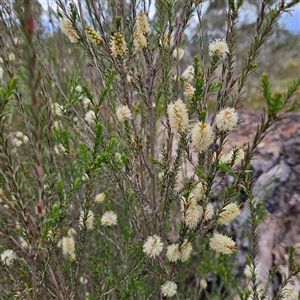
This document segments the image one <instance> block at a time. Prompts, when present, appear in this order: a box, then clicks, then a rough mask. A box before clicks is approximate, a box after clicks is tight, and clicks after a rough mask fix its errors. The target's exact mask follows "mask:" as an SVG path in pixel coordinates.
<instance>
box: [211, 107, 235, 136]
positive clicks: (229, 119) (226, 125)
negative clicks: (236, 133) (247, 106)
mask: <svg viewBox="0 0 300 300" xmlns="http://www.w3.org/2000/svg"><path fill="white" fill-rule="evenodd" d="M238 120H239V119H238V114H237V111H236V110H235V109H234V108H230V107H228V108H224V109H222V110H220V111H219V112H218V114H217V116H216V125H217V127H218V128H219V130H221V131H227V130H228V131H232V130H233V128H234V127H235V126H236V125H237V123H238Z"/></svg>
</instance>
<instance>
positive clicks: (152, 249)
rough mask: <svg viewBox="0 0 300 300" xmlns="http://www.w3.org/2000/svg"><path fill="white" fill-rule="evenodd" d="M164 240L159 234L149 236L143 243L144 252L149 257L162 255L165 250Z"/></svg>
mask: <svg viewBox="0 0 300 300" xmlns="http://www.w3.org/2000/svg"><path fill="white" fill-rule="evenodd" d="M163 246H164V244H163V242H162V241H161V238H160V237H159V236H158V235H153V236H149V237H148V239H147V241H146V242H145V243H144V245H143V252H144V253H145V254H146V255H147V256H149V257H155V256H158V255H160V253H161V252H162V251H163Z"/></svg>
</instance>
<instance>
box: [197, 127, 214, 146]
mask: <svg viewBox="0 0 300 300" xmlns="http://www.w3.org/2000/svg"><path fill="white" fill-rule="evenodd" d="M213 135H214V132H213V130H212V127H211V126H210V125H209V124H207V123H202V122H199V123H198V124H196V125H195V126H194V128H193V129H192V145H193V146H194V147H195V148H196V150H197V151H205V150H207V148H208V147H209V145H210V144H211V143H212V141H213Z"/></svg>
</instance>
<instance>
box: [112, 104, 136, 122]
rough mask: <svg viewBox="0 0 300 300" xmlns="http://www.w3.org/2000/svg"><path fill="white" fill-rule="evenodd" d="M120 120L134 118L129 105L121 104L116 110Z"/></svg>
mask: <svg viewBox="0 0 300 300" xmlns="http://www.w3.org/2000/svg"><path fill="white" fill-rule="evenodd" d="M116 115H117V118H118V120H119V122H121V123H123V122H125V121H126V120H130V119H132V113H131V111H130V109H129V107H128V106H127V105H120V106H119V107H118V108H117V111H116Z"/></svg>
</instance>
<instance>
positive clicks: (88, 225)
mask: <svg viewBox="0 0 300 300" xmlns="http://www.w3.org/2000/svg"><path fill="white" fill-rule="evenodd" d="M83 217H84V213H83V212H81V214H80V217H79V225H80V226H81V227H83ZM94 219H95V216H94V213H93V212H92V211H91V210H90V211H89V212H88V215H87V219H86V222H85V224H86V228H87V229H93V228H94Z"/></svg>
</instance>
